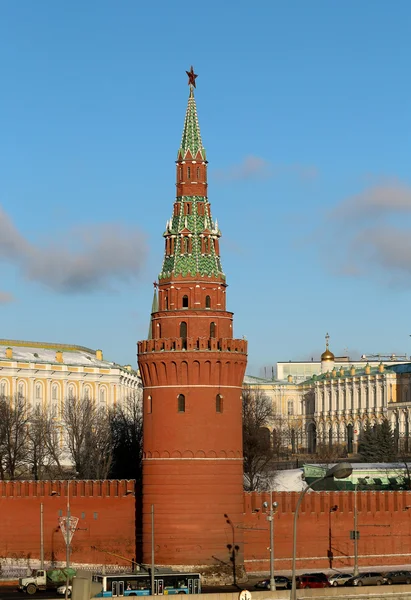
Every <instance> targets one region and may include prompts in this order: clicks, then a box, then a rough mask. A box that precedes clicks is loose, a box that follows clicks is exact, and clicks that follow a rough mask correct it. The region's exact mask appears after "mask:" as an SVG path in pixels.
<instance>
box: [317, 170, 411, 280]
mask: <svg viewBox="0 0 411 600" xmlns="http://www.w3.org/2000/svg"><path fill="white" fill-rule="evenodd" d="M322 231H323V232H325V233H324V235H323V236H322V242H321V243H322V245H323V244H324V243H326V245H327V253H324V256H325V257H326V260H327V261H328V262H329V265H330V266H331V268H332V270H333V271H334V272H336V273H337V274H339V275H345V276H351V277H367V278H375V277H378V278H379V279H380V280H381V279H382V280H383V281H385V282H386V283H387V284H389V285H391V284H401V285H402V286H407V287H410V286H411V187H409V186H407V185H405V184H403V183H401V182H398V181H392V182H390V183H387V182H385V183H382V184H380V185H374V186H372V187H369V188H367V189H365V190H364V191H363V192H361V193H360V194H356V195H355V196H351V197H349V198H346V199H344V200H343V201H342V202H341V203H340V204H339V205H337V206H336V207H335V208H334V209H333V210H332V211H330V212H329V214H328V215H327V218H326V223H325V226H323V227H322Z"/></svg>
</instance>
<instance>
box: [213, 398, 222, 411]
mask: <svg viewBox="0 0 411 600" xmlns="http://www.w3.org/2000/svg"><path fill="white" fill-rule="evenodd" d="M215 411H216V412H218V413H222V412H223V397H222V395H221V394H217V396H216V397H215Z"/></svg>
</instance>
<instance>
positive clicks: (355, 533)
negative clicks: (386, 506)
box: [353, 475, 369, 577]
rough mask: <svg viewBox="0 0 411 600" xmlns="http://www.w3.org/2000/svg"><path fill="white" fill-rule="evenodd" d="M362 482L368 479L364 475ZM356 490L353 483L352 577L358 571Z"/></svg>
mask: <svg viewBox="0 0 411 600" xmlns="http://www.w3.org/2000/svg"><path fill="white" fill-rule="evenodd" d="M363 479H364V480H366V479H369V476H368V475H366V476H365V477H363ZM357 489H358V481H356V482H355V485H354V532H353V538H354V577H356V576H357V575H358V573H359V569H358V536H359V532H358V530H357V527H358V510H357Z"/></svg>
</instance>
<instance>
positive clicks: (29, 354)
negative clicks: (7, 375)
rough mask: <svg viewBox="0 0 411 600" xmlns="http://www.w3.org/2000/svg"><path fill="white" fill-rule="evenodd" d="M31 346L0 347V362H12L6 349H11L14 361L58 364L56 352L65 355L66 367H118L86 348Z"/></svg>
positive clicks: (50, 345) (10, 345)
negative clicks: (99, 358) (7, 355)
mask: <svg viewBox="0 0 411 600" xmlns="http://www.w3.org/2000/svg"><path fill="white" fill-rule="evenodd" d="M29 344H30V342H28V343H27V346H25V345H22V344H21V342H19V343H17V344H16V345H14V344H13V342H12V341H11V343H10V344H7V345H6V344H4V345H0V360H10V359H7V357H6V348H11V349H12V351H13V355H12V360H13V361H21V362H28V363H32V362H35V363H54V364H56V363H57V362H58V361H57V360H56V352H57V351H61V352H62V354H63V363H62V364H65V365H72V366H74V365H76V366H88V367H102V368H110V367H113V366H117V365H115V363H112V362H109V361H107V360H98V359H97V357H96V352H95V351H93V350H88V349H86V348H84V349H82V348H81V347H76V346H71V347H68V346H63V345H62V344H56V345H55V347H54V348H53V344H44V346H45V347H44V348H43V347H40V345H38V344H36V345H34V344H33V346H30V345H29ZM71 348H72V349H71Z"/></svg>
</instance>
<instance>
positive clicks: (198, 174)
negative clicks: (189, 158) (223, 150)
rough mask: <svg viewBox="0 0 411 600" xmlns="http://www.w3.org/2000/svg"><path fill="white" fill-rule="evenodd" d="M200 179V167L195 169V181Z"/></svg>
mask: <svg viewBox="0 0 411 600" xmlns="http://www.w3.org/2000/svg"><path fill="white" fill-rule="evenodd" d="M199 179H200V167H197V181H198V180H199Z"/></svg>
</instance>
